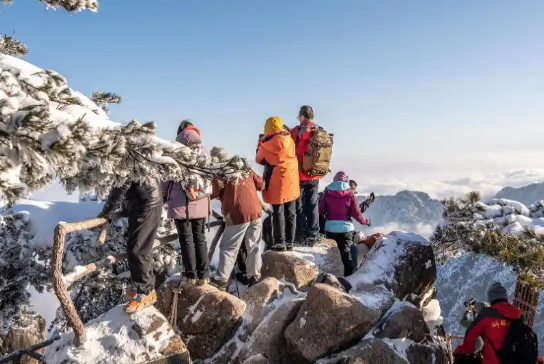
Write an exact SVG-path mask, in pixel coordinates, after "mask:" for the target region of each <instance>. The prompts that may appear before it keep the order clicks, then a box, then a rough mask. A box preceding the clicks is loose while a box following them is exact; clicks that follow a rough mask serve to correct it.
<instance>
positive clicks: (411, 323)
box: [372, 302, 430, 343]
mask: <svg viewBox="0 0 544 364" xmlns="http://www.w3.org/2000/svg"><path fill="white" fill-rule="evenodd" d="M429 333H430V332H429V328H428V327H427V325H426V323H425V320H424V319H423V315H422V314H421V312H420V311H419V310H418V309H417V307H415V306H414V305H412V304H411V303H408V302H396V303H395V304H394V305H393V307H391V308H390V309H389V311H387V313H386V314H385V316H384V317H382V319H381V320H380V321H379V322H378V324H377V325H376V326H375V327H374V330H372V334H373V335H374V336H375V337H377V338H380V339H399V338H408V339H410V340H413V341H415V342H416V343H419V342H422V341H423V340H425V336H426V334H429Z"/></svg>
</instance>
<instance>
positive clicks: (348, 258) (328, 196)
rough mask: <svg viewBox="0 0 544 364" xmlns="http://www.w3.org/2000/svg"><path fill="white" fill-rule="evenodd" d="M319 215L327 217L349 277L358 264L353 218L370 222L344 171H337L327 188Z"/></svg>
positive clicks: (330, 231)
mask: <svg viewBox="0 0 544 364" xmlns="http://www.w3.org/2000/svg"><path fill="white" fill-rule="evenodd" d="M319 215H321V216H325V218H326V221H325V232H326V234H327V238H328V239H332V240H334V241H336V244H337V245H338V249H339V250H340V255H341V256H342V263H344V276H345V277H347V276H349V275H351V274H352V273H353V272H354V270H355V265H356V262H354V261H353V259H352V255H351V245H352V244H353V238H354V233H355V225H354V224H353V222H352V221H351V219H352V218H353V219H355V220H356V221H357V222H359V223H360V224H362V225H368V226H370V222H369V221H367V219H365V217H364V216H363V214H362V212H361V208H360V207H359V204H358V203H357V199H356V198H355V193H354V192H353V190H352V189H351V188H350V186H349V178H348V176H347V175H346V174H345V173H344V172H338V173H336V175H335V176H334V182H332V183H331V184H330V185H328V186H327V188H326V189H325V193H324V194H323V199H322V200H321V203H320V204H319Z"/></svg>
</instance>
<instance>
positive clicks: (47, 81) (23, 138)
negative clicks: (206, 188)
mask: <svg viewBox="0 0 544 364" xmlns="http://www.w3.org/2000/svg"><path fill="white" fill-rule="evenodd" d="M249 169H250V165H249V163H248V161H247V160H246V159H245V158H241V157H239V156H233V157H231V156H229V155H228V153H226V152H225V151H224V150H223V149H222V148H218V147H214V148H212V149H211V151H210V155H209V156H206V155H200V156H199V155H197V154H196V153H195V152H194V151H193V150H192V149H190V148H188V147H186V146H184V145H182V144H180V143H177V142H175V141H165V140H162V139H160V138H158V137H157V136H156V127H155V124H154V123H152V122H150V123H145V124H140V123H138V122H137V121H135V120H133V121H131V122H129V123H128V124H126V125H121V124H119V123H115V122H113V121H111V120H109V118H108V115H107V114H106V112H104V110H102V108H100V107H99V106H97V105H96V104H95V103H93V102H92V101H91V100H89V99H88V98H87V97H86V96H84V95H83V94H81V93H79V92H77V91H74V90H72V89H71V88H69V87H68V85H67V83H66V79H65V78H64V77H63V76H61V75H60V74H58V73H57V72H55V71H47V70H42V69H40V68H38V67H36V66H33V65H31V64H29V63H28V62H25V61H23V60H21V59H17V58H15V57H12V56H8V55H3V54H0V198H5V199H7V200H9V201H15V200H17V199H18V198H20V197H21V196H22V195H23V193H24V189H25V187H26V188H28V189H30V190H35V189H39V188H42V187H44V186H47V185H49V184H50V183H51V182H52V181H53V179H54V178H58V179H59V180H60V181H61V183H62V184H63V185H64V186H65V188H66V189H67V191H68V192H72V191H74V190H75V189H76V188H79V189H80V191H81V192H83V193H85V192H87V191H94V190H96V192H97V193H98V194H99V195H100V197H104V196H105V195H106V194H107V193H108V191H109V189H110V188H111V186H112V185H116V186H120V185H123V184H125V183H128V182H130V181H138V182H146V181H150V180H151V179H156V178H160V179H162V180H173V181H176V182H180V183H182V184H188V183H192V182H196V181H198V182H200V183H201V184H202V185H206V184H207V183H209V179H210V178H214V177H216V178H220V179H224V180H234V181H236V180H239V179H240V178H245V177H246V176H247V175H248V173H249Z"/></svg>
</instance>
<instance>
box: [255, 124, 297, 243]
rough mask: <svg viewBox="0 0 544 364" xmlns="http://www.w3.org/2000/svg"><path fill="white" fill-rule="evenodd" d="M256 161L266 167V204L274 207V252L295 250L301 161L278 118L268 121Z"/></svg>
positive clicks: (264, 198)
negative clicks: (299, 166) (299, 163)
mask: <svg viewBox="0 0 544 364" xmlns="http://www.w3.org/2000/svg"><path fill="white" fill-rule="evenodd" d="M256 160H257V163H259V164H261V165H263V166H264V177H263V179H264V184H265V186H264V190H263V200H264V202H266V203H269V204H271V205H272V236H273V244H272V250H276V251H283V250H286V249H287V250H292V249H293V243H294V241H295V233H296V201H297V199H298V198H299V197H300V188H299V178H298V160H297V156H296V152H295V142H294V141H293V139H292V138H291V135H290V134H289V132H288V131H286V130H285V128H284V126H283V121H282V120H281V118H280V117H279V116H273V117H270V118H268V119H267V120H266V123H265V126H264V136H263V137H262V138H260V139H259V145H258V147H257V157H256Z"/></svg>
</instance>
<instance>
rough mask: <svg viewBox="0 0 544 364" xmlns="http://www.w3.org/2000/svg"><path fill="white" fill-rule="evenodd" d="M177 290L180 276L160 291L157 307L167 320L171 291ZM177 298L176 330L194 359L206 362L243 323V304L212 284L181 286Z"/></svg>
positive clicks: (171, 300)
mask: <svg viewBox="0 0 544 364" xmlns="http://www.w3.org/2000/svg"><path fill="white" fill-rule="evenodd" d="M178 287H180V281H179V276H175V277H173V278H172V279H170V280H168V281H166V282H165V283H164V284H163V285H162V286H161V288H160V290H159V294H158V296H159V301H158V302H157V308H158V309H159V310H160V311H161V312H162V313H163V314H164V315H165V316H167V317H170V315H171V313H172V304H173V295H174V294H173V292H172V289H174V288H178ZM180 289H181V293H180V294H179V295H178V305H177V311H178V315H177V328H179V330H180V332H181V333H182V335H183V339H184V340H185V342H186V344H187V348H188V349H189V351H190V352H191V357H192V358H194V359H207V358H210V357H212V356H213V355H214V354H216V353H217V352H218V351H219V349H221V347H222V346H223V345H224V344H225V343H226V342H227V341H228V340H229V339H230V338H231V337H232V336H233V335H234V334H235V332H236V330H237V329H238V327H239V326H240V325H241V324H242V315H243V313H244V311H245V309H246V303H245V302H244V301H242V300H241V299H239V298H237V297H235V296H233V295H230V294H228V293H227V292H223V291H220V290H218V289H217V288H215V287H213V286H211V285H205V286H195V285H192V284H183V285H182V286H181V287H180Z"/></svg>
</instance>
